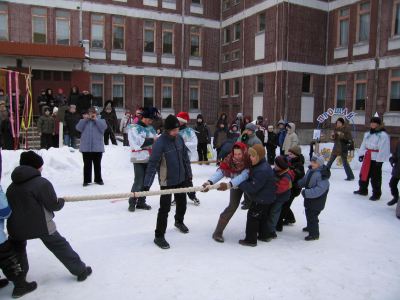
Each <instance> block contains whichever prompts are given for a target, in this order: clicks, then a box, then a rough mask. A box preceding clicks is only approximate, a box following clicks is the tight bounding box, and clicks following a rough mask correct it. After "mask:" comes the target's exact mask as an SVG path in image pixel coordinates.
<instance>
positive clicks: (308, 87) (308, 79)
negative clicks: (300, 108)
mask: <svg viewBox="0 0 400 300" xmlns="http://www.w3.org/2000/svg"><path fill="white" fill-rule="evenodd" d="M301 92H302V93H307V94H311V93H312V76H311V75H310V74H303V84H302V86H301Z"/></svg>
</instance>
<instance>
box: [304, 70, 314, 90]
mask: <svg viewBox="0 0 400 300" xmlns="http://www.w3.org/2000/svg"><path fill="white" fill-rule="evenodd" d="M304 75H310V91H309V92H303V76H304ZM313 81H314V76H313V74H309V73H302V81H301V93H302V94H309V95H312V94H313V92H314V84H313Z"/></svg>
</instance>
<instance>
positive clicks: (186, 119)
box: [176, 111, 190, 123]
mask: <svg viewBox="0 0 400 300" xmlns="http://www.w3.org/2000/svg"><path fill="white" fill-rule="evenodd" d="M176 118H177V119H178V121H181V122H183V123H187V122H189V120H190V118H189V114H188V113H187V112H184V111H181V112H179V114H177V115H176Z"/></svg>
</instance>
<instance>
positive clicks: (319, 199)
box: [295, 165, 331, 211]
mask: <svg viewBox="0 0 400 300" xmlns="http://www.w3.org/2000/svg"><path fill="white" fill-rule="evenodd" d="M330 177H331V171H330V170H329V169H328V168H327V167H326V166H325V165H323V166H322V167H319V168H316V169H311V166H310V167H309V169H308V171H307V174H306V175H305V176H304V177H303V178H302V179H300V180H299V181H297V182H296V183H295V186H296V187H298V188H303V187H304V188H305V190H304V192H303V193H304V195H303V196H304V207H305V208H310V209H313V210H318V211H321V210H323V209H324V207H325V202H326V197H327V194H328V191H329V178H330Z"/></svg>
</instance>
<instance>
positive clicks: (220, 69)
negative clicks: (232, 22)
mask: <svg viewBox="0 0 400 300" xmlns="http://www.w3.org/2000/svg"><path fill="white" fill-rule="evenodd" d="M222 1H223V0H221V3H220V5H221V9H220V15H219V20H220V21H219V62H218V68H219V70H218V77H219V80H218V108H217V119H218V116H219V113H220V112H222V107H221V91H222V89H221V87H222V81H221V72H222V41H221V35H222Z"/></svg>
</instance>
